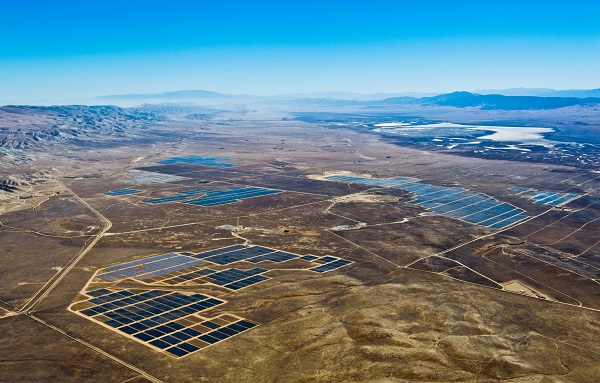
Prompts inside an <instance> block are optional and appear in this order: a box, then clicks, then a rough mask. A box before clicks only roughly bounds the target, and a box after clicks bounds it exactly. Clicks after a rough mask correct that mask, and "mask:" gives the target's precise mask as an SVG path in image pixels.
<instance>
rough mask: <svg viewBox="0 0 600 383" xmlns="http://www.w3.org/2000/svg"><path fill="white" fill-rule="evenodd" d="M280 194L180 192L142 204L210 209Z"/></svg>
mask: <svg viewBox="0 0 600 383" xmlns="http://www.w3.org/2000/svg"><path fill="white" fill-rule="evenodd" d="M280 192H281V190H276V189H266V188H259V187H244V188H231V189H224V190H205V189H195V190H187V191H184V192H179V193H178V194H177V195H174V196H169V197H162V198H149V199H144V200H143V201H142V202H144V203H149V204H153V205H155V204H160V203H166V202H184V203H187V204H190V205H196V206H205V207H210V206H218V205H226V204H230V203H235V202H240V201H241V200H244V199H248V198H255V197H261V196H264V195H270V194H277V193H280Z"/></svg>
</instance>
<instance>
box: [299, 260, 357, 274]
mask: <svg viewBox="0 0 600 383" xmlns="http://www.w3.org/2000/svg"><path fill="white" fill-rule="evenodd" d="M351 263H352V262H350V261H347V260H345V259H338V260H336V261H333V262H329V263H324V264H322V265H320V266H316V267H311V268H310V269H309V270H310V271H315V272H317V273H325V272H327V271H331V270H335V269H339V268H340V267H344V266H346V265H349V264H351Z"/></svg>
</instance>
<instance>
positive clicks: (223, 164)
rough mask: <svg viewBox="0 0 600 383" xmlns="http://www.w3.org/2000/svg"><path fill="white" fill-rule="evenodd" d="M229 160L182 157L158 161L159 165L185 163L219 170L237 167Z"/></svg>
mask: <svg viewBox="0 0 600 383" xmlns="http://www.w3.org/2000/svg"><path fill="white" fill-rule="evenodd" d="M228 161H230V158H223V157H205V156H182V157H172V158H168V159H166V160H162V161H159V162H158V163H159V164H162V165H169V164H178V163H186V164H198V165H206V166H215V167H220V168H231V167H234V166H237V165H236V164H232V163H229V162H228Z"/></svg>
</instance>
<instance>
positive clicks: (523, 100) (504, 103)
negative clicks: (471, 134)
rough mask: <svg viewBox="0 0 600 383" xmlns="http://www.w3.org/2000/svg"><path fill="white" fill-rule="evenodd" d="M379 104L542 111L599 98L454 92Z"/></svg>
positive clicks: (599, 101) (590, 103) (590, 102)
mask: <svg viewBox="0 0 600 383" xmlns="http://www.w3.org/2000/svg"><path fill="white" fill-rule="evenodd" d="M375 103H377V102H375ZM381 103H383V104H387V105H421V106H451V107H455V108H469V107H474V108H481V109H488V110H490V109H500V110H544V109H558V108H566V107H569V106H596V105H600V98H594V97H588V98H578V97H537V96H503V95H499V94H476V93H470V92H454V93H448V94H441V95H438V96H433V97H421V98H414V97H396V98H388V99H385V100H383V101H381Z"/></svg>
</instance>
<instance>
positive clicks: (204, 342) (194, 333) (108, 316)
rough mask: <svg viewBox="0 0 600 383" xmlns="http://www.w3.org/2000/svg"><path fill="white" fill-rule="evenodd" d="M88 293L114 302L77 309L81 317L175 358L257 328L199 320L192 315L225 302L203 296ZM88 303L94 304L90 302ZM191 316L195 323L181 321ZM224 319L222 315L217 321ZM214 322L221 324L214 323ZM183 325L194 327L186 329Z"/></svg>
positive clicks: (242, 323) (235, 322) (155, 292)
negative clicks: (130, 336) (163, 351)
mask: <svg viewBox="0 0 600 383" xmlns="http://www.w3.org/2000/svg"><path fill="white" fill-rule="evenodd" d="M87 294H88V295H90V296H96V298H102V297H108V296H111V297H117V299H113V300H112V301H111V302H110V303H102V304H95V305H94V306H92V307H89V308H86V309H83V310H80V311H79V312H80V313H81V314H82V315H85V316H86V317H88V318H90V319H93V320H95V321H98V322H101V323H104V324H105V325H106V326H109V327H111V328H114V329H115V330H117V331H120V332H122V333H125V334H128V335H132V336H133V337H135V338H136V339H138V340H139V341H141V342H143V343H145V344H147V345H152V346H154V347H156V348H158V349H161V350H166V351H167V352H169V353H170V354H171V355H174V356H176V357H182V356H185V355H187V354H189V353H191V352H194V351H197V350H199V349H200V348H202V347H206V346H208V345H210V344H213V343H216V342H218V341H220V340H224V339H227V338H229V337H231V336H234V335H237V334H239V333H241V332H244V331H246V330H248V329H250V328H253V327H255V326H256V324H255V323H252V322H250V321H247V320H243V319H239V318H238V319H236V318H234V317H231V319H230V320H223V319H213V320H214V322H213V321H211V320H205V319H199V318H201V317H197V316H194V315H195V314H198V313H200V312H202V311H205V310H208V309H210V308H212V307H214V306H217V305H220V304H223V303H225V302H224V301H222V300H219V299H216V298H213V297H209V296H206V295H202V294H191V295H186V294H182V293H179V292H171V293H169V292H164V291H158V290H150V291H146V292H142V293H137V294H134V293H132V292H130V291H127V290H120V291H116V292H111V291H110V290H107V289H97V290H94V291H90V292H88V293H87ZM96 298H94V299H96ZM88 302H90V303H94V302H93V299H90V300H89V301H88ZM108 305H110V307H109V306H108ZM191 316H194V318H195V320H189V319H188V320H187V321H184V320H183V319H184V318H190V317H191ZM223 317H225V316H221V317H219V318H223ZM217 320H219V321H220V323H221V324H217V323H215V322H216V321H217ZM182 323H188V324H194V323H197V324H196V325H193V326H189V325H188V326H186V325H183V324H182Z"/></svg>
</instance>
